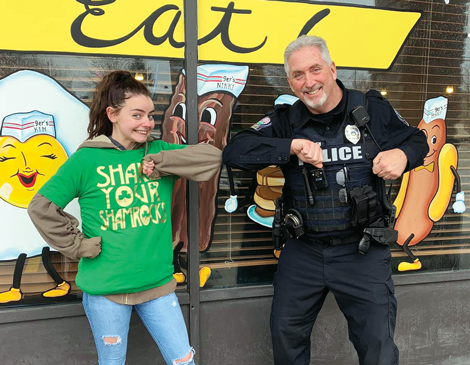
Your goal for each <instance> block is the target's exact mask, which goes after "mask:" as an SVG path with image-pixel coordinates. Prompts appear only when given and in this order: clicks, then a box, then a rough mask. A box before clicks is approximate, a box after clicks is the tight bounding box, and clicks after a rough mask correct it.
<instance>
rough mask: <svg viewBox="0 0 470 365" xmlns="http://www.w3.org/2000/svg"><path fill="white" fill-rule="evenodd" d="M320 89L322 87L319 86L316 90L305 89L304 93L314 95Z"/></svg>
mask: <svg viewBox="0 0 470 365" xmlns="http://www.w3.org/2000/svg"><path fill="white" fill-rule="evenodd" d="M321 89H322V87H319V88H318V89H316V90H305V91H304V93H305V94H307V95H316V94H317V93H318V92H319V91H320V90H321Z"/></svg>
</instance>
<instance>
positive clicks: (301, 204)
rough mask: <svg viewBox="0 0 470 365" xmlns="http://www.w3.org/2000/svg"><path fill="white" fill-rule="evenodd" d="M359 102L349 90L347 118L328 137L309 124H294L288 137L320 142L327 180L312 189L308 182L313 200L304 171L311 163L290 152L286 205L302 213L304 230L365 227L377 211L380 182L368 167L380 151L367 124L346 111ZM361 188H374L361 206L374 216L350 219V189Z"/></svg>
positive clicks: (359, 95) (360, 97)
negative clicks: (291, 154)
mask: <svg viewBox="0 0 470 365" xmlns="http://www.w3.org/2000/svg"><path fill="white" fill-rule="evenodd" d="M358 100H360V101H359V102H358ZM361 102H362V103H364V102H365V97H364V94H363V93H361V92H358V91H356V90H349V98H348V107H347V111H348V112H347V113H346V118H345V119H344V121H343V123H342V126H341V127H340V128H339V130H338V132H337V133H336V135H335V136H334V137H332V138H325V137H323V136H321V135H319V134H318V133H317V132H315V130H314V128H313V127H311V126H304V127H300V128H295V127H294V128H292V138H302V139H308V140H311V141H314V142H317V143H319V144H320V145H321V148H322V150H323V158H324V160H323V168H324V171H325V176H326V180H327V182H328V186H327V187H326V188H324V189H314V188H313V186H312V189H311V193H312V194H313V199H314V204H313V205H311V204H310V203H309V199H308V192H307V188H306V184H305V177H304V175H303V170H304V169H307V170H308V172H309V175H310V172H311V170H312V169H314V167H313V166H312V165H310V164H303V163H302V161H300V160H299V159H298V158H297V157H296V156H291V162H290V163H289V164H288V165H284V166H283V172H284V175H285V178H286V184H285V189H284V196H285V197H286V200H287V201H288V202H289V206H291V207H293V208H295V209H297V210H298V211H299V212H300V213H301V214H302V218H303V220H304V227H305V229H306V231H307V232H330V231H338V230H339V231H341V230H345V229H348V228H351V227H352V226H353V225H354V226H364V227H365V226H367V225H368V224H370V223H371V222H373V221H375V219H376V217H379V216H380V215H381V211H382V209H381V199H380V198H379V197H381V196H382V195H381V191H379V189H380V188H381V187H380V184H379V180H378V178H377V177H376V175H375V174H373V172H372V160H373V159H374V158H375V156H376V155H377V153H378V152H379V150H378V147H377V146H375V143H374V141H373V140H372V138H371V137H370V135H369V133H368V132H367V131H366V129H365V128H364V127H360V128H359V127H357V126H356V125H355V123H354V121H353V120H352V118H351V116H350V111H351V110H352V109H353V108H354V107H355V106H357V105H360V104H361ZM362 105H364V104H362ZM280 115H282V113H281V114H280ZM286 116H287V115H286V114H285V113H284V117H286ZM273 124H274V122H273ZM358 132H359V134H360V136H358ZM356 139H358V140H356ZM367 187H371V189H367ZM361 188H362V189H361ZM363 190H371V191H370V192H369V193H368V194H373V193H375V194H373V196H372V195H371V198H370V200H369V204H368V206H367V207H366V208H365V209H366V210H367V209H369V213H370V214H372V216H371V217H369V218H368V219H367V220H366V221H362V222H352V221H351V217H352V216H354V217H357V214H352V213H353V206H354V207H356V205H353V204H351V201H352V199H353V198H354V197H353V194H354V193H355V192H357V191H363ZM366 214H367V212H366Z"/></svg>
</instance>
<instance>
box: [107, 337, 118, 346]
mask: <svg viewBox="0 0 470 365" xmlns="http://www.w3.org/2000/svg"><path fill="white" fill-rule="evenodd" d="M103 342H104V344H105V345H107V346H114V345H119V344H120V343H121V337H120V336H103Z"/></svg>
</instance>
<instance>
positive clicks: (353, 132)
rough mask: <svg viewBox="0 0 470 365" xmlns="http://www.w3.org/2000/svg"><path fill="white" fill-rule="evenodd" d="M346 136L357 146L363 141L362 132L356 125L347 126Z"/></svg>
mask: <svg viewBox="0 0 470 365" xmlns="http://www.w3.org/2000/svg"><path fill="white" fill-rule="evenodd" d="M344 135H345V136H346V138H347V139H348V141H349V142H351V143H354V144H356V143H357V142H359V140H360V139H361V132H360V131H359V128H358V127H357V126H355V125H347V126H346V129H345V130H344Z"/></svg>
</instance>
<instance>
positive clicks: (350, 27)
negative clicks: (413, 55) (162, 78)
mask: <svg viewBox="0 0 470 365" xmlns="http://www.w3.org/2000/svg"><path fill="white" fill-rule="evenodd" d="M197 4H198V39H199V59H200V61H204V62H207V61H218V62H230V63H243V64H249V63H271V64H280V63H283V50H284V48H285V46H286V45H287V44H288V43H289V42H290V41H291V40H293V39H294V38H296V37H298V36H299V35H300V34H311V35H319V36H322V37H323V38H325V39H326V40H327V42H328V45H329V47H330V50H331V53H332V56H333V59H334V60H335V62H336V65H337V66H340V67H351V68H367V69H387V68H389V67H390V66H391V64H392V62H393V60H394V59H395V58H396V56H397V54H398V52H399V50H400V48H401V47H402V46H403V43H404V41H405V40H406V37H407V36H408V35H409V33H410V32H411V30H412V29H413V27H414V26H415V25H416V23H417V21H418V20H419V18H420V16H421V14H420V13H417V12H406V11H396V10H385V9H378V8H373V7H355V6H349V5H332V4H321V3H314V4H309V3H301V2H283V1H264V0H232V1H229V0H198V3H197ZM183 10H184V7H183V0H170V1H168V0H166V1H165V0H160V1H155V0H153V1H144V0H140V1H133V0H102V1H96V0H47V1H46V0H42V1H41V0H17V1H2V12H1V13H0V50H8V51H24V52H52V53H78V54H101V55H123V56H142V57H162V58H183V57H184V24H183V19H184V16H183V15H184V14H183Z"/></svg>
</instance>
